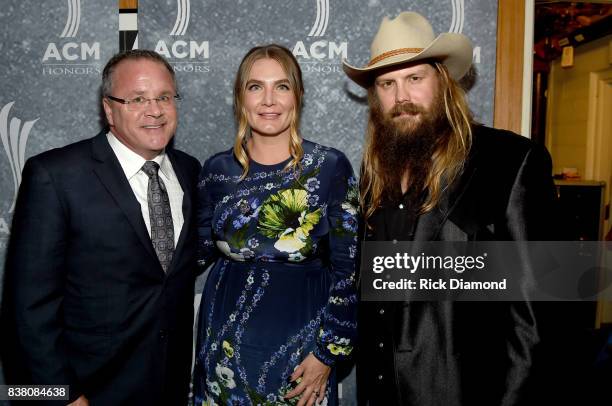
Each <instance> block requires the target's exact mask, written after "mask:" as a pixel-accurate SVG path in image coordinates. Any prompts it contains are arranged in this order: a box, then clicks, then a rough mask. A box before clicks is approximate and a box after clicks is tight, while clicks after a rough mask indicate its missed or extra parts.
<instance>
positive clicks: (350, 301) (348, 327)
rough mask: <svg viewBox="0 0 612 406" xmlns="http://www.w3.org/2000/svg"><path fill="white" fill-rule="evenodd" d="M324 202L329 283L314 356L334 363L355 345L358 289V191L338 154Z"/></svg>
mask: <svg viewBox="0 0 612 406" xmlns="http://www.w3.org/2000/svg"><path fill="white" fill-rule="evenodd" d="M330 176H333V180H332V181H331V186H330V192H329V198H328V201H327V219H328V221H329V235H328V238H329V255H330V258H329V260H330V261H329V262H330V264H331V275H332V284H331V288H330V295H329V301H328V303H327V306H326V309H325V313H324V315H323V320H322V325H321V328H320V330H319V335H318V340H317V348H316V350H315V351H314V355H315V356H316V357H317V358H318V359H319V360H320V361H322V362H323V363H325V364H327V365H330V366H331V365H333V364H334V363H335V362H336V361H337V360H340V359H344V358H347V357H348V356H349V355H350V354H351V352H352V350H353V347H354V345H355V339H356V329H357V322H356V307H357V292H356V284H355V268H356V266H355V263H356V260H357V224H358V219H357V215H358V212H357V211H358V207H359V197H358V196H359V193H358V190H357V180H356V179H355V175H354V174H353V169H352V168H351V164H350V162H349V161H348V159H347V158H346V156H344V154H342V153H339V156H338V159H337V162H336V166H335V168H334V172H332V173H330Z"/></svg>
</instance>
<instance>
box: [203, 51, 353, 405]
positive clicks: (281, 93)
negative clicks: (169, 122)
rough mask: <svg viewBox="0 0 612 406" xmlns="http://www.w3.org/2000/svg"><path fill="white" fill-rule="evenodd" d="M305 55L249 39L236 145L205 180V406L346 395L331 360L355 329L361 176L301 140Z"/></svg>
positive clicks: (211, 165) (209, 167) (333, 153)
mask: <svg viewBox="0 0 612 406" xmlns="http://www.w3.org/2000/svg"><path fill="white" fill-rule="evenodd" d="M303 93H304V89H303V84H302V74H301V70H300V67H299V65H298V62H297V61H296V59H295V57H294V56H293V55H292V54H291V52H290V51H289V50H287V49H286V48H284V47H281V46H279V45H274V44H273V45H266V46H261V47H255V48H253V49H251V50H250V51H249V52H248V53H247V54H246V56H245V57H244V59H243V60H242V62H241V64H240V67H239V69H238V73H237V75H236V80H235V84H234V111H235V115H236V121H237V135H236V141H235V145H234V147H233V149H231V150H228V151H225V152H221V153H219V154H217V155H214V156H212V157H211V158H209V159H208V160H207V161H206V163H205V164H204V167H203V170H202V174H201V177H200V183H199V191H198V193H199V201H200V207H199V213H198V230H199V239H200V240H199V245H200V249H201V257H200V259H201V263H202V264H203V265H207V264H209V263H211V262H214V265H213V267H212V269H211V271H210V274H209V276H208V279H207V282H206V286H205V288H204V292H203V296H202V297H203V299H202V304H201V307H200V319H199V329H198V345H197V353H196V366H195V372H194V374H195V380H194V385H195V400H196V404H198V405H200V404H205V405H213V404H232V405H233V404H236V405H243V404H244V405H251V404H253V405H285V404H287V405H295V404H297V405H300V406H301V405H313V404H315V403H316V404H327V405H334V404H336V403H337V393H336V391H337V390H336V384H335V375H334V371H333V367H334V365H335V363H336V362H337V361H338V360H341V359H343V358H346V357H348V356H349V354H350V353H351V351H352V349H353V346H354V342H355V330H356V321H355V320H356V317H355V306H356V300H357V299H356V291H355V260H356V249H357V207H358V190H357V182H356V180H355V177H354V175H353V171H352V168H351V165H350V163H349V161H348V160H347V158H346V157H345V156H344V154H343V153H342V152H340V151H338V150H335V149H333V148H329V147H325V146H322V145H320V144H317V143H314V142H310V141H307V140H304V139H303V138H302V137H301V136H300V134H299V120H300V111H301V106H302V95H303Z"/></svg>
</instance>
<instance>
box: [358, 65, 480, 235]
mask: <svg viewBox="0 0 612 406" xmlns="http://www.w3.org/2000/svg"><path fill="white" fill-rule="evenodd" d="M431 65H432V66H433V67H434V68H435V69H436V72H437V75H438V79H439V85H440V87H439V92H440V94H441V97H442V104H443V106H444V112H445V116H446V120H447V121H448V127H449V132H450V134H448V137H446V139H445V141H444V142H441V143H440V145H439V146H438V148H437V149H436V150H435V151H434V152H433V155H432V157H431V160H432V162H431V167H430V168H431V169H430V171H429V173H428V175H427V179H426V180H425V182H424V186H423V190H426V191H427V192H428V193H427V197H426V198H425V200H424V202H423V203H422V205H421V207H420V208H419V213H420V214H423V213H426V212H428V211H430V210H432V209H433V208H434V207H436V206H437V204H438V203H439V201H440V197H441V195H442V191H443V187H445V186H448V185H450V184H451V183H452V182H453V180H454V179H455V178H456V177H457V176H458V175H459V174H460V173H461V171H462V170H463V166H464V164H465V161H466V159H467V156H468V154H469V151H470V148H471V145H472V124H473V117H472V113H471V112H470V109H469V107H468V104H467V101H466V99H465V92H464V91H463V89H462V88H461V87H460V86H459V84H458V83H457V82H456V81H455V80H454V79H452V78H451V77H450V75H449V73H448V70H447V69H446V66H444V65H443V64H442V63H440V62H432V63H431ZM368 101H369V104H370V109H372V108H373V107H372V106H374V105H375V103H379V100H378V96H377V95H376V90H375V88H374V86H371V87H370V88H369V89H368ZM375 137H376V130H375V125H374V123H373V122H372V118H371V115H370V119H369V120H368V124H367V129H366V142H365V148H364V151H363V160H362V167H361V179H360V188H359V189H360V197H361V204H362V208H361V209H362V213H364V216H365V220H366V223H367V221H368V219H369V218H370V217H371V216H372V214H373V213H374V211H375V210H376V209H377V208H379V207H380V206H381V203H382V201H383V198H384V196H383V194H384V191H385V185H384V184H383V180H382V179H381V177H380V176H378V173H379V167H380V165H381V163H380V161H381V159H383V158H384V157H379V156H376V155H375V154H374V151H373V144H374V138H375ZM397 186H398V187H399V185H397Z"/></svg>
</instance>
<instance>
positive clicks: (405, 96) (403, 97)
mask: <svg viewBox="0 0 612 406" xmlns="http://www.w3.org/2000/svg"><path fill="white" fill-rule="evenodd" d="M409 101H410V92H409V91H408V89H407V88H406V85H405V84H404V83H402V82H398V83H397V86H396V88H395V102H396V103H398V104H400V103H405V102H409Z"/></svg>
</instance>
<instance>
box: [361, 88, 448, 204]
mask: <svg viewBox="0 0 612 406" xmlns="http://www.w3.org/2000/svg"><path fill="white" fill-rule="evenodd" d="M400 111H405V112H408V114H409V116H408V117H407V118H400V119H398V120H395V119H394V118H393V116H397V115H398V114H399V113H400ZM370 120H372V124H373V125H374V129H375V134H374V139H373V148H372V153H373V154H374V155H375V157H377V158H378V159H377V161H378V171H377V172H378V173H377V175H378V176H380V177H381V178H382V179H383V185H384V189H385V195H386V196H387V199H388V200H390V201H392V202H396V201H398V200H400V199H401V198H402V193H401V180H402V176H403V175H404V174H405V173H406V171H408V173H409V174H410V175H409V183H408V190H407V193H408V194H409V198H414V199H420V198H421V195H422V193H423V192H424V186H425V182H426V179H427V177H428V175H429V171H430V170H431V163H432V161H431V158H432V156H433V153H434V152H435V151H436V149H437V148H438V147H439V145H440V144H441V142H443V141H445V140H446V139H447V138H448V135H449V134H450V126H449V124H448V120H447V119H446V115H445V114H444V109H443V106H442V104H441V98H440V97H436V99H435V100H434V102H433V103H432V106H431V107H430V108H429V109H427V110H426V109H424V108H423V107H422V106H419V105H414V104H412V103H404V104H403V105H397V106H395V107H394V108H393V109H392V110H391V111H389V112H388V113H386V114H385V113H383V111H382V107H381V106H380V104H379V103H374V105H373V106H371V107H370ZM417 205H418V203H417Z"/></svg>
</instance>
